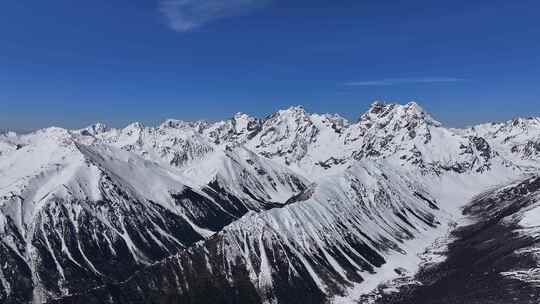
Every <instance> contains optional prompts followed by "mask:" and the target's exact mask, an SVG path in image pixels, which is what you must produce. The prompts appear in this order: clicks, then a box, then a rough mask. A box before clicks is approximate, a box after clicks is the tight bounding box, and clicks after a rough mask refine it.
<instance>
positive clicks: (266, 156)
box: [0, 102, 540, 304]
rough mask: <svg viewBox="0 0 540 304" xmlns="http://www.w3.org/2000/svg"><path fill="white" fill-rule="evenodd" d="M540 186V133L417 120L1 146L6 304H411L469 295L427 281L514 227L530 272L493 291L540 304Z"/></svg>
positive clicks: (530, 121)
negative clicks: (511, 291)
mask: <svg viewBox="0 0 540 304" xmlns="http://www.w3.org/2000/svg"><path fill="white" fill-rule="evenodd" d="M539 170H540V118H518V119H513V120H511V121H508V122H504V123H488V124H482V125H478V126H474V127H471V128H466V129H453V128H446V127H444V126H443V125H442V124H441V123H439V122H438V121H437V120H435V119H434V118H433V117H431V116H430V115H429V114H428V113H426V112H425V111H424V110H423V109H422V108H421V107H420V106H419V105H418V104H416V103H414V102H411V103H408V104H406V105H398V104H384V103H379V102H375V103H373V104H372V106H371V107H370V109H369V110H368V111H367V112H366V113H365V114H363V115H361V117H360V118H359V119H358V120H357V121H356V122H349V121H347V120H346V119H345V118H343V117H340V116H339V115H336V114H312V113H308V112H306V111H305V110H304V109H303V108H302V107H299V106H298V107H291V108H288V109H285V110H280V111H278V112H276V113H274V114H272V115H270V116H269V117H266V118H264V119H260V118H255V117H251V116H249V115H247V114H243V113H238V114H236V115H235V116H234V117H233V118H231V119H228V120H224V121H220V122H216V123H208V122H204V121H197V122H185V121H179V120H167V121H165V122H163V123H162V124H161V125H160V126H157V127H147V126H144V125H142V124H141V123H133V124H130V125H129V126H127V127H125V128H123V129H114V128H108V127H107V126H105V125H103V124H95V125H93V126H90V127H87V128H85V129H81V130H66V129H61V128H54V127H53V128H47V129H42V130H38V131H35V132H32V133H29V134H24V135H18V134H15V133H6V134H4V135H0V302H1V303H194V304H198V303H208V304H210V303H212V304H213V303H231V304H233V303H357V302H358V301H360V303H394V302H396V303H400V302H399V299H398V298H397V297H395V296H391V295H399V294H400V293H401V292H403V291H404V288H405V287H403V286H407V290H409V291H410V290H411V287H410V286H411V285H410V284H409V283H410V282H411V281H412V280H416V281H415V282H423V283H424V285H427V283H426V282H428V281H429V282H430V283H429V284H433V286H436V283H437V282H441V280H442V278H445V279H448V280H450V279H452V280H454V281H456V280H460V279H459V278H454V277H452V276H451V275H448V276H446V275H443V274H442V273H446V272H444V271H440V272H438V273H439V274H441V275H440V277H437V278H434V277H433V275H432V276H431V277H430V279H429V280H427V281H423V280H422V279H421V278H420V277H418V274H425V273H429V270H427V269H426V267H427V266H426V265H427V264H429V267H442V266H441V265H445V264H444V261H445V259H446V258H444V257H448V259H449V261H454V259H456V258H454V257H455V255H454V254H453V253H454V252H462V250H465V249H463V248H465V247H464V246H465V245H463V244H468V245H467V246H469V245H470V244H471V243H467V241H468V240H470V239H467V238H466V237H465V236H463V235H459V236H460V237H461V238H460V237H458V235H456V234H455V231H458V230H459V229H460V228H463V229H465V228H464V227H468V228H467V229H468V230H467V231H469V234H468V235H467V236H468V237H471V235H474V236H478V237H479V238H480V237H482V239H479V240H478V242H480V243H482V242H486V244H488V243H489V240H490V236H489V235H492V236H493V235H497V234H496V233H495V232H493V233H494V234H485V231H488V230H486V229H488V228H489V229H495V228H494V227H498V228H497V229H502V228H501V227H506V228H505V229H507V230H504V231H507V232H508V236H507V239H502V241H501V239H497V242H499V243H500V244H504V240H507V241H508V244H510V243H511V244H514V245H513V246H512V247H511V249H512V250H511V251H508V252H505V253H504V254H502V253H501V255H497V256H498V257H505V258H507V257H510V256H512V257H519V256H520V255H526V256H527V259H526V260H527V261H528V262H527V263H528V264H527V265H521V264H519V263H514V264H508V263H507V264H505V265H512V267H514V268H512V269H507V268H505V269H504V271H503V270H501V271H499V272H497V273H496V276H494V277H493V278H492V279H493V281H490V282H493V283H490V284H493V285H492V286H493V287H494V288H499V290H498V291H499V292H501V290H504V288H514V287H515V286H516V285H512V284H510V285H508V286H513V287H508V286H507V285H497V283H496V282H499V281H497V279H501V280H502V279H509V278H510V279H511V280H513V281H512V282H521V283H520V284H523V286H522V287H523V288H524V286H526V287H527V289H526V290H527V296H530V295H531V297H530V298H527V299H528V300H527V301H529V300H531V301H532V299H535V301H537V299H538V296H540V290H539V289H538V288H537V286H538V282H540V274H539V273H540V267H538V268H535V266H534V265H535V263H536V261H537V259H536V256H538V253H539V252H540V247H538V248H537V247H536V245H535V244H536V241H537V240H538V238H540V233H538V229H536V227H540V207H539V206H540V199H539V197H540V184H538V179H539V178H540V177H538V172H539ZM488 198H489V199H488ZM463 211H464V213H463ZM475 225H476V226H475ZM471 227H472V228H471ZM479 227H480V228H482V227H483V228H485V229H484V230H482V229H480V228H479ZM486 227H487V228H486ZM490 227H491V228H490ZM473 228H474V229H473ZM460 231H461V230H460ZM482 231H484V232H482ZM500 231H501V235H503V230H500ZM483 233H484V234H483ZM516 233H517V234H520V235H525V237H524V238H525V239H527V240H528V241H527V242H523V240H524V238H521V237H520V238H517V239H516V238H515V237H510V236H511V235H513V236H515V234H516ZM456 238H458V239H459V240H458V241H456V242H457V243H452V240H455V239H456ZM463 239H465V240H467V241H463ZM441 240H446V241H445V244H447V246H446V247H444V246H443V247H444V248H443V247H441V250H440V251H441V252H440V253H439V255H438V258H437V257H435V256H432V255H430V251H429V250H426V248H428V249H429V248H432V247H430V246H433V244H438V242H441ZM460 242H461V243H460ZM452 244H462V246H461V247H459V246H458V247H459V248H458V247H456V246H457V245H456V246H453V245H452ZM474 244H475V246H476V245H478V243H474ZM482 244H483V243H482ZM486 246H487V245H486ZM445 248H446V249H445ZM467 248H468V247H467ZM497 248H498V247H497ZM460 250H461V251H460ZM493 250H496V248H494V249H493ZM479 252H483V251H479ZM531 252H533V253H531ZM441 257H442V258H441ZM479 258H481V256H479ZM426 259H429V260H430V262H429V263H426ZM437 259H439V260H437ZM461 260H463V259H462V258H461ZM524 260H525V259H524ZM497 261H498V260H497V259H493V260H490V262H489V263H491V264H489V267H486V268H489V269H498V268H497ZM441 263H442V264H441ZM467 263H472V262H470V261H469V262H467ZM433 265H439V266H433ZM452 265H454V264H452ZM483 266H485V265H483ZM449 267H450V266H449ZM452 267H454V266H452ZM508 267H510V266H508ZM430 269H435V268H430ZM460 269H461V268H460ZM482 269H483V268H482ZM501 269H502V268H501ZM448 273H450V272H448ZM452 273H460V272H459V271H456V272H452ZM471 273H473V272H471ZM400 280H401V281H407V282H408V283H407V284H401V285H399V284H397V283H396V282H400ZM454 281H452V282H454ZM474 282H479V281H478V280H475V281H474ZM396 284H397V285H396ZM413 285H414V284H413ZM385 286H386V287H385ZM389 286H391V287H389ZM392 286H393V287H392ZM396 286H397V287H396ZM452 286H454V285H452ZM490 286H491V285H490ZM495 286H498V287H495ZM520 286H521V285H520ZM456 288H457V287H456ZM412 290H415V291H414V292H409V295H417V296H418V295H420V293H421V292H422V291H421V290H420V289H412ZM419 290H420V291H419ZM524 290H525V289H524ZM427 292H428V291H426V293H427ZM460 292H462V294H463V290H460ZM521 296H522V295H519V294H518V295H514V298H516V299H518V303H529V302H525V300H522V298H521ZM401 298H404V297H401ZM405 298H406V297H405ZM473 298H474V297H472V296H471V297H470V300H471V302H470V303H481V302H472V301H473ZM499 298H500V299H501V302H497V300H496V299H495V300H493V301H491V302H489V303H509V302H502V301H503V300H508V299H506V298H504V297H499ZM479 299H482V297H479ZM483 299H486V298H483ZM424 300H426V299H425V298H424ZM410 301H411V302H410V303H415V301H416V303H420V302H418V298H416V300H413V298H411V299H410ZM444 301H447V302H444ZM451 301H452V299H449V298H445V299H440V302H433V303H467V302H463V299H462V301H461V302H459V301H458V302H451ZM403 303H406V302H403ZM426 303H430V302H429V301H427V302H426ZM485 303H488V302H485ZM530 303H533V302H530Z"/></svg>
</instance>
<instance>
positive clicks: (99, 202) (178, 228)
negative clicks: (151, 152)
mask: <svg viewBox="0 0 540 304" xmlns="http://www.w3.org/2000/svg"><path fill="white" fill-rule="evenodd" d="M89 136H94V135H92V134H87V135H84V134H81V133H79V132H76V134H72V133H70V132H69V131H67V130H64V129H58V128H51V129H45V130H41V131H38V132H36V133H33V134H30V135H27V136H23V137H21V138H20V140H21V142H24V143H25V146H24V147H22V148H21V149H19V150H18V151H16V152H13V153H9V154H7V155H6V157H3V158H1V159H0V173H1V176H2V179H1V181H0V190H1V192H0V208H1V209H0V210H1V213H0V223H1V224H2V225H1V227H2V231H1V235H2V239H1V242H0V247H1V248H2V250H0V262H1V263H2V265H6V266H5V267H4V268H3V269H2V270H0V272H2V274H1V275H0V278H1V279H0V285H1V288H0V299H2V301H7V302H14V303H16V302H28V301H31V300H32V301H33V302H35V303H42V302H44V301H46V300H47V299H51V298H56V297H61V296H65V295H68V294H71V293H74V292H80V291H83V290H87V289H90V288H93V287H95V286H99V285H101V284H103V283H105V282H115V281H121V280H124V279H126V278H127V277H128V276H130V275H131V274H132V273H133V272H134V271H136V270H137V269H140V268H141V267H143V266H146V265H149V264H150V263H153V262H155V261H157V260H160V259H163V258H165V257H166V256H169V255H171V254H174V253H176V252H178V251H179V250H181V249H184V248H187V247H189V246H191V245H193V244H194V243H195V242H197V241H199V240H202V239H204V238H205V237H208V236H210V235H212V234H213V233H214V232H216V231H219V230H221V229H222V227H223V226H225V225H227V224H228V223H230V222H232V221H234V220H236V219H238V218H239V217H241V216H242V215H243V214H245V213H247V212H249V211H250V210H255V211H260V210H263V209H269V208H272V207H276V206H275V205H268V206H267V205H264V203H266V202H261V203H259V204H257V203H254V202H252V199H250V200H248V199H246V198H245V197H236V196H235V194H234V193H231V192H228V189H224V188H223V187H219V186H217V184H216V183H213V184H212V185H208V186H207V185H190V186H188V185H186V184H185V183H183V182H182V180H183V179H184V177H183V176H182V174H181V173H180V172H178V171H175V170H174V169H175V168H176V167H175V166H169V167H163V166H162V164H161V162H159V161H154V162H152V161H149V160H147V159H144V158H142V157H141V156H139V153H137V152H139V150H137V152H133V151H126V150H124V149H119V148H117V147H116V145H117V141H112V143H111V144H103V143H100V142H98V141H97V140H96V139H95V137H90V138H89ZM88 143H93V144H91V145H85V144H88ZM142 146H144V145H142ZM121 147H122V148H125V147H126V146H123V145H122V146H121ZM127 150H129V149H127ZM143 156H144V155H143ZM258 163H259V162H258ZM264 168H265V169H266V170H267V171H268V172H270V174H269V175H268V176H264V178H265V179H266V180H267V183H270V181H272V182H274V184H275V185H274V187H275V189H274V188H272V192H271V193H266V192H265V189H254V190H253V192H254V193H256V195H259V196H261V197H265V198H266V197H269V198H272V193H274V194H275V193H277V192H279V191H283V192H284V193H287V192H286V191H285V190H284V188H283V187H284V186H283V185H282V184H281V183H279V184H278V183H277V182H275V181H274V180H272V178H274V179H276V180H277V179H278V178H282V179H283V180H279V182H282V181H283V182H286V183H288V184H287V185H288V186H289V187H290V188H289V189H288V191H290V193H291V195H293V193H294V191H299V190H300V189H301V188H302V187H305V186H304V185H303V184H302V182H301V179H300V178H296V177H295V176H293V175H288V174H286V173H283V174H282V173H281V172H277V171H276V170H277V169H273V170H274V171H272V170H271V168H269V165H268V164H267V166H266V167H264ZM236 170H240V171H241V170H242V169H241V168H236ZM253 170H255V169H253ZM261 170H262V169H261ZM244 175H247V177H250V176H249V174H244ZM252 175H253V174H252ZM242 177H245V176H239V178H242ZM257 182H258V180H257V178H253V176H251V179H250V178H247V179H246V182H245V186H249V187H251V186H253V187H255V186H254V185H259V186H260V187H265V186H266V185H265V184H261V183H260V182H259V184H256V183H257ZM244 196H246V195H244ZM276 204H278V203H276Z"/></svg>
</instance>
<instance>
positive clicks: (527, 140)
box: [464, 118, 540, 167]
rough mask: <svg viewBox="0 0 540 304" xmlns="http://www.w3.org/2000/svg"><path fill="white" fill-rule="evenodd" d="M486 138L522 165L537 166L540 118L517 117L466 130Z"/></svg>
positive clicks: (539, 151) (467, 132)
mask: <svg viewBox="0 0 540 304" xmlns="http://www.w3.org/2000/svg"><path fill="white" fill-rule="evenodd" d="M464 133H465V134H475V135H476V136H481V137H483V138H485V139H486V140H487V141H488V142H489V143H490V144H491V145H492V146H493V147H495V148H496V149H497V150H498V151H499V152H500V154H501V155H502V156H503V157H505V158H506V159H508V160H509V161H511V162H514V163H516V164H519V165H520V166H522V167H536V165H537V164H536V163H537V161H538V159H539V156H540V118H515V119H513V120H510V121H507V122H504V123H491V124H482V125H478V126H474V127H472V128H469V129H467V130H465V131H464Z"/></svg>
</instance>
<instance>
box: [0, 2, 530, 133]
mask: <svg viewBox="0 0 540 304" xmlns="http://www.w3.org/2000/svg"><path fill="white" fill-rule="evenodd" d="M0 6H1V13H0V35H1V39H0V129H6V128H9V129H15V130H27V129H34V128H38V127H45V126H50V125H57V126H65V127H70V128H72V127H82V126H84V125H87V124H90V123H92V122H95V121H103V122H105V123H108V124H110V125H113V126H122V125H125V124H127V123H128V122H131V121H142V122H143V123H146V124H155V123H157V122H158V121H160V120H163V119H165V118H169V117H171V118H179V119H186V120H193V119H209V120H215V119H220V118H226V117H229V116H231V115H232V114H233V113H235V112H237V111H243V112H247V113H250V114H253V115H259V116H264V115H267V114H269V113H271V112H272V111H275V110H277V109H279V108H283V107H286V106H289V105H294V104H302V105H304V106H305V107H306V108H307V109H308V110H310V111H313V112H337V113H340V114H342V115H344V116H346V117H348V118H351V119H355V118H356V117H357V116H358V115H359V114H360V113H361V112H363V111H365V110H366V109H367V107H368V105H369V104H370V103H371V101H372V100H374V99H382V100H386V101H399V102H407V101H409V100H412V99H414V100H417V101H418V102H419V103H420V104H421V105H423V106H424V107H425V108H426V109H428V110H429V111H430V112H432V113H433V115H434V116H435V117H436V118H438V119H439V120H441V121H443V122H445V123H447V124H448V125H451V126H461V125H467V124H471V123H476V122H482V121H488V120H504V119H509V118H511V117H513V116H518V115H519V116H531V115H540V20H539V18H540V17H539V16H540V2H539V1H537V0H530V1H529V0H524V1H519V0H517V1H508V0H505V1H502V0H489V1H487V0H485V1H484V0H475V1H470V0H469V1H464V0H456V1H433V0H411V1H385V0H373V1H368V0H365V1H364V0H340V1H335V0H325V1H322V0H144V1H143V0H114V1H110V0H93V1H73V0H49V1H41V0H3V1H2V3H1V4H0Z"/></svg>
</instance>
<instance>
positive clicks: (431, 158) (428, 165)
mask: <svg viewBox="0 0 540 304" xmlns="http://www.w3.org/2000/svg"><path fill="white" fill-rule="evenodd" d="M344 141H345V144H349V145H350V146H352V157H354V158H355V159H365V158H367V159H391V160H392V161H393V162H395V163H397V164H400V165H402V166H410V167H412V168H420V169H421V170H422V171H423V172H424V173H427V172H432V173H435V174H441V173H443V172H448V171H453V172H457V173H465V172H468V171H476V172H483V171H486V170H489V169H490V168H491V167H492V166H493V165H496V166H508V164H506V163H505V162H504V160H503V159H501V158H500V157H499V156H498V154H497V152H496V151H493V149H492V148H491V146H490V145H489V143H488V142H487V141H486V140H485V139H484V138H482V137H480V136H473V135H461V134H459V133H458V132H453V130H450V129H447V128H444V127H442V125H441V123H439V122H438V121H436V120H435V119H433V118H432V117H431V116H430V115H429V114H427V113H426V112H425V111H424V110H423V109H422V108H421V107H420V106H419V105H418V104H416V103H415V102H410V103H408V104H406V105H404V106H401V105H396V104H382V103H378V102H375V103H374V104H373V105H372V106H371V108H370V110H369V111H368V112H367V113H365V114H364V115H362V117H361V118H360V120H359V121H358V123H356V124H354V125H352V126H351V127H350V128H349V129H347V131H346V132H345V135H344ZM354 143H356V144H354ZM358 147H359V148H358Z"/></svg>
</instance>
